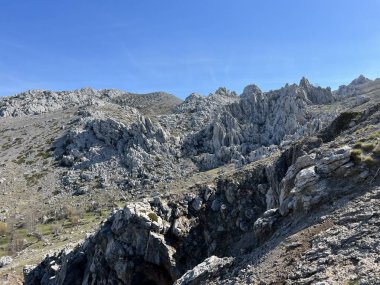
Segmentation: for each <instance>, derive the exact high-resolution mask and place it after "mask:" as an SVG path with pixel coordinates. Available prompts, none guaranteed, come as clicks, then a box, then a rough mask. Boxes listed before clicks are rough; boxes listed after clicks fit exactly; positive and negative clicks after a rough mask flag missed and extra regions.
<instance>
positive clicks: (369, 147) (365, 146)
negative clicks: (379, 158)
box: [361, 143, 375, 152]
mask: <svg viewBox="0 0 380 285" xmlns="http://www.w3.org/2000/svg"><path fill="white" fill-rule="evenodd" d="M361 148H362V150H364V151H367V152H369V151H372V150H373V149H374V148H375V146H374V145H373V144H372V143H363V144H362V146H361Z"/></svg>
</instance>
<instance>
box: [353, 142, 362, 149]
mask: <svg viewBox="0 0 380 285" xmlns="http://www.w3.org/2000/svg"><path fill="white" fill-rule="evenodd" d="M354 148H362V143H361V142H357V143H355V144H354Z"/></svg>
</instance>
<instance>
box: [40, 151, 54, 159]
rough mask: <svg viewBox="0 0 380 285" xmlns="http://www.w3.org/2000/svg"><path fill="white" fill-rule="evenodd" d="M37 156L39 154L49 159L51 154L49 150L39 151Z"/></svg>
mask: <svg viewBox="0 0 380 285" xmlns="http://www.w3.org/2000/svg"><path fill="white" fill-rule="evenodd" d="M37 156H38V157H41V158H43V159H47V158H49V157H51V154H50V152H48V151H39V152H38V153H37Z"/></svg>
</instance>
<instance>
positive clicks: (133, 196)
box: [0, 76, 380, 284]
mask: <svg viewBox="0 0 380 285" xmlns="http://www.w3.org/2000/svg"><path fill="white" fill-rule="evenodd" d="M379 83H380V81H379V80H375V81H372V80H369V79H366V78H364V77H362V76H361V77H359V78H358V79H356V80H354V81H353V82H352V83H351V84H349V85H348V86H343V87H340V88H339V90H337V91H331V89H330V88H321V87H315V86H313V85H311V84H310V83H309V81H308V80H307V79H305V78H303V79H302V80H301V82H300V83H299V85H297V84H293V85H286V86H285V87H283V88H281V89H279V90H274V91H270V92H262V91H261V90H260V89H259V88H258V87H257V86H255V85H249V86H247V87H246V88H245V89H244V91H243V93H242V94H241V95H240V96H238V95H237V94H236V93H235V92H232V91H229V90H227V89H225V88H220V89H218V90H217V91H216V92H215V93H212V94H210V95H209V96H200V95H197V94H192V95H190V96H189V97H188V98H187V99H186V100H185V101H183V102H181V101H180V100H177V99H176V98H174V97H172V96H171V95H168V94H165V93H152V94H146V95H136V94H130V93H126V92H121V91H117V90H100V91H96V90H92V89H81V90H77V91H72V92H50V91H30V92H26V93H22V94H20V95H17V96H15V97H8V98H4V99H0V117H1V118H0V126H1V128H2V130H3V132H4V134H5V136H4V137H3V138H2V139H0V144H1V145H2V146H1V149H2V153H3V158H2V161H1V162H2V165H3V166H2V167H3V168H2V170H1V173H0V178H1V179H3V180H1V181H3V182H1V183H0V184H1V185H0V186H1V187H0V190H1V191H2V194H3V197H4V200H3V201H4V202H3V203H1V204H0V220H2V221H5V222H7V223H8V224H10V221H12V228H13V229H16V230H15V231H14V230H13V231H12V232H13V233H17V234H18V235H22V234H24V233H25V231H24V230H23V225H25V224H27V225H29V224H34V227H33V228H34V230H28V235H30V236H27V237H26V239H25V245H24V246H22V247H21V249H20V250H19V251H18V257H17V256H15V261H12V262H13V264H22V263H24V264H25V261H22V260H23V259H25V260H29V259H30V257H29V256H30V254H33V252H40V253H42V252H45V253H47V252H46V251H44V250H43V249H41V246H42V245H45V247H46V246H47V245H49V247H47V248H49V250H51V249H54V248H55V249H58V248H62V247H64V246H65V244H67V243H68V242H67V240H66V239H67V238H69V239H70V241H72V242H76V241H78V239H79V236H80V235H76V234H75V232H80V233H82V235H81V237H83V236H84V234H85V233H86V232H89V231H91V230H93V229H95V228H96V222H99V220H98V219H101V217H102V214H101V213H102V212H103V213H104V211H109V210H112V211H114V214H113V215H111V216H110V217H109V218H108V219H107V220H105V221H104V222H103V223H102V225H101V227H100V229H98V230H97V231H96V232H95V233H94V234H92V235H87V236H88V237H87V238H86V240H85V241H84V242H83V243H81V244H80V245H79V246H77V247H76V248H75V249H73V250H69V249H68V248H66V249H65V250H63V251H62V252H60V253H57V254H52V253H49V256H48V257H47V258H46V259H45V260H44V261H43V262H42V263H41V264H40V265H39V266H37V267H36V268H34V269H33V268H30V267H27V268H25V272H24V273H25V278H26V279H25V280H26V281H25V282H26V284H172V283H173V282H176V284H199V283H202V282H203V284H211V283H212V282H215V283H216V284H219V283H223V282H224V283H226V284H229V283H231V282H236V281H238V282H239V283H242V284H244V282H245V283H247V284H252V283H253V282H264V283H262V284H294V283H296V284H313V282H317V281H323V280H330V282H333V283H332V284H338V283H334V282H337V281H336V279H334V278H330V277H329V276H328V274H327V273H326V272H330V271H328V270H330V269H329V265H331V264H332V263H331V264H330V263H329V262H330V261H329V262H327V263H324V264H316V263H315V262H314V261H315V260H317V259H313V258H310V259H308V258H307V257H306V255H303V254H306V251H307V250H309V249H310V248H312V247H309V246H304V244H306V243H308V242H307V239H311V235H310V233H309V232H313V233H314V232H315V231H313V230H312V229H313V227H316V228H318V229H319V228H320V231H318V232H320V233H321V238H320V239H319V240H316V242H315V245H313V246H314V247H318V246H319V245H320V244H321V243H324V244H327V243H328V242H329V231H328V229H329V228H330V227H331V224H330V222H328V221H330V220H332V219H333V218H334V219H336V224H334V225H337V231H338V232H339V233H340V232H344V231H343V230H342V231H340V228H339V227H340V226H341V225H340V224H339V222H338V220H339V219H340V216H339V215H340V214H339V213H343V212H344V211H346V210H345V209H346V208H344V203H346V202H347V199H348V198H347V197H350V198H349V199H351V198H354V197H355V196H358V197H357V198H356V199H362V196H360V195H361V194H360V193H365V192H366V190H368V189H364V188H365V187H364V188H363V185H366V184H368V185H369V186H368V187H367V188H369V190H371V191H376V189H377V188H376V187H377V185H378V182H377V181H378V180H377V179H376V177H377V174H378V173H377V167H378V166H377V165H378V157H377V155H378V152H377V148H378V147H377V145H378V143H379V141H378V137H379V130H378V129H379V118H380V117H379V105H378V104H379V102H380V97H379V94H380V84H379ZM360 140H361V141H360ZM379 147H380V146H379ZM2 185H3V186H2ZM32 193H33V195H31V194H32ZM359 194H360V195H359ZM28 195H29V196H30V197H31V198H30V201H29V202H27V203H25V204H23V205H20V206H19V207H18V208H17V209H15V210H12V209H11V207H10V206H11V205H12V203H14V201H16V200H17V199H18V200H20V199H22V200H23V201H24V200H27V199H26V197H28ZM72 195H74V196H72ZM363 195H367V194H363ZM32 197H33V198H32ZM363 197H364V196H363ZM371 199H372V198H371ZM371 199H370V201H367V200H368V199H367V200H365V199H364V200H360V201H363V204H362V206H361V207H370V208H373V207H376V203H375V202H376V201H372V200H373V199H372V200H371ZM126 200H127V201H129V202H127V204H126V205H125V206H124V207H123V209H121V210H116V209H117V208H118V206H120V205H121V204H123V203H124V201H126ZM10 201H12V202H10ZM332 201H334V204H331V202H332ZM326 203H327V205H328V206H325V205H326ZM366 203H367V204H366ZM62 204H65V205H67V206H66V207H62ZM70 207H71V208H70ZM81 208H83V209H86V214H83V213H82V214H81V213H80V212H79V209H81ZM31 209H35V210H33V211H31ZM37 209H38V210H37ZM52 209H54V211H53V210H52ZM73 209H78V210H73ZM373 209H374V210H373V211H376V210H375V208H373ZM348 210H349V209H348V208H347V211H348ZM62 211H63V212H64V214H62V213H61V212H62ZM31 213H32V214H31ZM73 213H74V214H73ZM97 213H100V214H97ZM322 213H323V214H322ZM94 215H95V216H94ZM28 216H31V217H32V218H28ZM73 216H74V217H76V216H79V222H78V221H77V220H76V219H73ZM62 217H63V218H62ZM326 217H329V218H326ZM330 217H331V218H330ZM358 219H359V220H360V218H358ZM15 220H21V221H25V222H15ZM31 221H34V222H32V223H31ZM81 221H82V222H81ZM86 221H90V222H86ZM334 221H335V220H334ZM35 223H37V227H36V225H35ZM39 223H41V225H40V224H39ZM61 224H62V225H61ZM0 226H1V225H0ZM57 226H62V227H63V230H60V231H59V232H60V233H59V232H58V233H57V230H56V227H57ZM46 227H51V229H52V232H54V235H51V234H50V233H49V234H42V235H41V236H42V237H45V238H42V239H37V240H36V238H35V237H36V236H37V235H36V233H37V234H40V233H44V232H46ZM27 228H28V229H29V226H27ZM36 228H37V230H35V229H36ZM65 228H67V230H65ZM375 229H376V224H375V225H374V226H368V228H367V230H368V231H372V232H375ZM359 231H360V230H359ZM351 234H352V231H350V230H346V231H345V234H343V235H338V237H337V238H338V239H344V238H349V237H350V235H351ZM358 234H359V233H358ZM74 236H75V239H71V237H74ZM286 238H288V239H289V240H292V242H288V241H287V240H286ZM371 238H372V236H371ZM373 238H374V239H375V238H376V235H373ZM14 240H15V237H14V234H13V235H10V236H7V235H5V236H4V239H1V232H0V245H1V242H3V243H4V244H6V243H7V242H8V243H9V244H12V241H14ZM16 240H17V239H16ZM65 240H66V242H65ZM52 241H54V242H52ZM368 241H370V240H368ZM370 242H371V241H370ZM54 243H56V244H57V245H54ZM292 243H293V245H291V244H292ZM297 243H301V245H296V244H297ZM58 244H59V245H60V246H59V247H58ZM324 246H325V248H326V252H327V253H326V254H327V255H328V256H333V255H337V254H336V251H335V249H330V251H328V250H327V249H328V246H330V245H324ZM293 247H294V248H293ZM330 247H331V246H330ZM269 248H270V249H272V248H273V249H276V250H275V251H272V250H270V249H269ZM1 249H2V248H1V247H0V254H1ZM3 250H4V252H5V247H3ZM358 250H359V249H355V250H353V251H352V252H350V253H347V256H348V255H350V254H351V255H353V254H354V253H355V252H356V251H358ZM288 251H289V252H291V255H292V258H293V259H294V260H293V261H291V262H290V261H289V260H286V252H288ZM292 251H295V252H296V253H295V254H293V253H292ZM321 251H322V250H321ZM370 251H371V252H374V253H376V252H378V251H377V248H376V245H375V244H374V243H372V244H371V248H370ZM318 254H319V253H318ZM342 254H343V255H344V254H346V252H344V253H342ZM351 255H350V256H349V257H348V259H344V258H342V257H341V255H338V257H334V258H335V260H336V262H337V263H338V262H340V261H342V262H343V263H347V260H350V258H351ZM266 256H268V258H267V259H266ZM274 256H277V257H278V260H282V259H283V261H281V262H282V263H280V262H278V263H274V260H275V259H274V258H275V257H274ZM360 256H361V257H360V258H361V259H364V262H368V263H371V262H373V260H372V259H371V258H372V257H371V256H370V254H367V255H365V256H364V255H360ZM367 257H368V258H367ZM30 260H32V259H30ZM301 260H302V262H303V263H302V264H305V267H299V268H297V267H296V265H297V264H299V262H301ZM33 261H34V260H33ZM35 261H37V260H35ZM286 262H290V263H289V266H288V265H287V266H288V267H286V266H285V267H284V264H285V263H286ZM252 264H255V265H254V268H258V269H257V271H255V270H254V269H252ZM286 264H287V263H286ZM10 266H12V263H11V264H10V265H7V266H6V267H5V268H10ZM276 266H277V267H276ZM318 266H319V267H318ZM331 266H332V267H331V268H334V267H333V265H331ZM355 266H356V265H355ZM272 267H273V268H274V269H273V270H272V271H270V270H267V269H266V268H272ZM315 267H318V268H319V269H318V270H317V271H315V272H314V271H313V270H314V269H313V268H315ZM276 268H277V269H276ZM280 268H289V270H288V271H285V270H280ZM307 268H309V269H307ZM349 268H350V267H349V266H347V267H344V268H343V269H342V271H341V272H348V271H349V270H350V269H349ZM327 269H328V270H327ZM375 269H376V268H375V267H372V269H371V270H375ZM239 270H241V272H240V273H239ZM260 270H261V271H260ZM276 270H277V272H279V273H278V274H276V273H275V272H276ZM331 270H332V269H331ZM334 270H335V269H334ZM337 270H338V269H337ZM339 270H340V269H339ZM339 270H338V271H339ZM345 270H346V271H345ZM263 272H267V274H266V273H263ZM357 272H358V273H356V275H355V276H356V277H352V276H353V275H352V276H351V277H352V278H351V277H349V278H351V279H352V280H354V279H355V278H356V279H358V280H359V279H360V280H362V279H363V278H364V279H365V278H366V276H367V275H368V274H369V271H366V270H364V271H363V270H362V271H360V270H358V271H357ZM325 273H326V274H327V275H326V274H325ZM276 276H277V277H276ZM342 276H344V278H346V277H347V276H345V275H344V274H343V273H342ZM373 276H374V277H373V279H368V278H367V279H368V280H369V281H368V282H372V281H373V280H377V279H376V278H378V277H377V276H376V275H373ZM308 278H309V279H308ZM337 278H338V277H337ZM342 278H343V277H342ZM347 278H348V277H347ZM351 279H350V280H351ZM356 279H355V280H356ZM364 279H363V280H364ZM367 279H366V280H367ZM4 280H6V279H4ZM350 280H348V279H347V282H351V281H350ZM292 282H293V283H292ZM297 282H298V283H297ZM307 282H309V283H307ZM363 282H364V281H363ZM368 284H373V283H368Z"/></svg>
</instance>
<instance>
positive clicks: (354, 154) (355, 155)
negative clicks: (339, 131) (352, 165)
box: [351, 149, 363, 163]
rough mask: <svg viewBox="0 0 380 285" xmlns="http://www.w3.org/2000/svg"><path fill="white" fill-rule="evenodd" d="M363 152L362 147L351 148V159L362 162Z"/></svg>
mask: <svg viewBox="0 0 380 285" xmlns="http://www.w3.org/2000/svg"><path fill="white" fill-rule="evenodd" d="M362 153H363V151H362V150H361V149H353V150H351V159H352V160H353V161H354V162H356V163H358V162H360V161H361V155H362Z"/></svg>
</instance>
